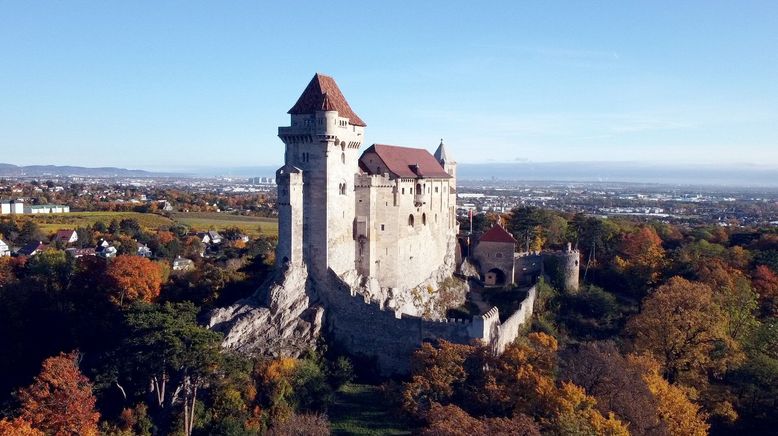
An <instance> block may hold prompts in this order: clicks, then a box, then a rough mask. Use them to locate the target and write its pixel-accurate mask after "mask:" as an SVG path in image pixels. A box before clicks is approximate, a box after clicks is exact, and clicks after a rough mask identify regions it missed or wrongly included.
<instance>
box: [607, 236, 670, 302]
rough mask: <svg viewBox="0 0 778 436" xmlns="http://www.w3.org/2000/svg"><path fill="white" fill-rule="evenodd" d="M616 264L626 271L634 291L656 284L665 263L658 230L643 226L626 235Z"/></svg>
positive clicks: (620, 245)
mask: <svg viewBox="0 0 778 436" xmlns="http://www.w3.org/2000/svg"><path fill="white" fill-rule="evenodd" d="M615 264H616V266H617V267H618V268H619V269H620V270H621V271H622V272H624V274H625V276H626V278H627V282H628V283H629V284H630V286H631V287H632V288H633V291H637V292H639V293H640V292H642V291H643V290H644V289H645V288H646V287H648V286H651V285H653V284H655V283H656V282H657V281H658V280H659V276H660V273H661V271H662V268H663V267H664V265H665V250H664V248H662V240H661V239H660V238H659V235H657V233H656V230H654V228H653V227H650V226H643V227H640V228H639V229H637V230H635V231H633V232H630V233H627V234H626V235H624V237H623V238H622V240H621V243H620V244H619V254H618V255H617V256H616V259H615Z"/></svg>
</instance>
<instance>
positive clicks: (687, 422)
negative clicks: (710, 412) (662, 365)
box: [631, 357, 710, 436]
mask: <svg viewBox="0 0 778 436" xmlns="http://www.w3.org/2000/svg"><path fill="white" fill-rule="evenodd" d="M631 361H632V362H634V363H635V364H636V365H639V366H642V367H643V368H644V369H645V373H644V374H643V381H645V383H646V386H647V387H648V390H649V391H651V394H653V395H654V398H656V401H657V403H658V405H657V412H658V415H659V418H660V419H661V421H662V423H663V424H664V425H665V427H666V428H667V432H668V433H669V434H671V435H679V436H705V435H707V434H708V429H709V428H710V425H709V424H708V422H707V415H706V414H705V413H704V412H703V411H702V410H700V407H699V406H698V405H696V404H694V403H692V402H691V401H690V400H689V397H688V396H687V395H686V392H684V390H683V389H681V388H680V387H678V386H674V385H672V384H670V383H668V382H667V380H665V379H664V378H663V377H662V376H661V375H660V374H659V365H658V364H657V363H656V362H655V361H653V359H646V358H639V357H633V358H631Z"/></svg>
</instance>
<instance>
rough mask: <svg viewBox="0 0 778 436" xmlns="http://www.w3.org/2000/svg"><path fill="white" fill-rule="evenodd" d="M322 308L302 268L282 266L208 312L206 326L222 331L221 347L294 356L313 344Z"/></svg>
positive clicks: (261, 353)
mask: <svg viewBox="0 0 778 436" xmlns="http://www.w3.org/2000/svg"><path fill="white" fill-rule="evenodd" d="M323 316H324V308H323V307H322V306H321V305H319V304H317V299H316V298H315V294H314V293H313V292H312V290H311V289H310V285H309V280H308V272H307V270H306V268H305V267H304V266H303V267H294V268H289V267H287V268H285V269H284V270H283V271H280V272H279V273H277V274H276V275H274V276H272V277H270V278H269V279H268V280H267V281H266V282H265V283H263V284H262V286H260V288H259V289H258V290H257V292H256V293H255V294H254V295H252V296H251V297H249V298H246V299H243V300H240V301H238V302H236V303H235V304H233V305H231V306H229V307H226V308H221V309H216V310H214V311H213V312H212V313H211V316H210V320H209V322H208V327H209V328H211V329H213V330H215V331H219V332H222V333H224V335H225V336H224V341H223V342H222V345H223V346H224V347H225V348H228V349H231V350H235V351H238V352H241V353H245V354H252V355H267V356H291V357H297V356H299V355H300V354H301V353H302V352H303V351H305V350H306V349H308V348H311V347H313V346H314V345H315V343H316V339H317V338H318V335H319V332H320V331H321V327H322V319H323Z"/></svg>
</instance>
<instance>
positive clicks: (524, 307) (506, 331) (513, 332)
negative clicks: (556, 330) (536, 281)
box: [494, 286, 538, 353]
mask: <svg viewBox="0 0 778 436" xmlns="http://www.w3.org/2000/svg"><path fill="white" fill-rule="evenodd" d="M537 292H538V291H537V287H536V286H533V287H532V288H530V290H529V292H528V293H527V298H525V299H524V301H522V302H521V306H520V307H519V309H518V310H517V311H516V312H513V315H511V316H510V317H508V319H506V320H505V322H503V323H502V324H500V325H499V327H498V333H497V340H496V341H495V342H494V347H495V351H496V352H497V353H502V352H503V351H504V350H505V347H506V346H508V344H510V343H511V342H513V341H515V340H516V338H517V337H518V336H519V332H520V331H521V329H522V327H523V326H524V325H526V324H527V323H528V322H529V321H530V320H531V319H532V313H533V311H534V309H535V299H536V298H537Z"/></svg>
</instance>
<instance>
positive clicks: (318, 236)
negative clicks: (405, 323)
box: [276, 74, 458, 313]
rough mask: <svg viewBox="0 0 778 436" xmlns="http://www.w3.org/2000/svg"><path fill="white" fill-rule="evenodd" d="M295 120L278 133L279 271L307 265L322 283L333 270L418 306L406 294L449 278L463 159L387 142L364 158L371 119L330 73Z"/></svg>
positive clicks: (309, 91) (295, 111)
mask: <svg viewBox="0 0 778 436" xmlns="http://www.w3.org/2000/svg"><path fill="white" fill-rule="evenodd" d="M289 114H290V115H291V120H290V125H289V126H285V127H279V128H278V136H279V137H280V138H281V140H282V141H283V142H284V145H285V147H286V153H285V157H284V166H282V167H281V168H279V169H278V171H277V172H276V180H277V183H278V209H279V235H278V236H279V237H278V240H279V241H278V249H277V253H276V259H277V262H278V265H279V266H282V265H285V264H289V265H291V266H293V267H296V266H305V267H306V268H307V269H308V273H309V274H310V275H311V277H312V278H313V279H314V280H318V281H321V280H323V279H324V278H325V276H326V275H327V274H328V272H329V271H330V270H332V272H334V273H335V274H336V275H337V276H343V275H344V274H352V275H353V274H356V275H358V276H360V277H362V278H365V279H368V278H369V279H373V280H375V281H377V283H378V284H377V285H376V286H374V287H373V288H374V289H377V287H380V288H381V289H383V291H380V292H378V291H376V293H374V294H375V295H373V296H374V297H375V298H376V299H378V300H381V301H389V300H390V299H392V298H394V297H397V298H394V299H395V300H397V301H399V300H402V299H403V297H404V296H407V297H408V298H407V299H408V300H410V299H411V297H410V294H408V295H404V294H405V290H408V291H410V290H411V289H412V288H414V287H418V286H420V285H421V284H422V283H425V282H427V281H431V282H434V283H437V282H439V281H440V280H442V279H443V278H445V277H446V276H450V274H451V272H453V269H454V268H455V265H454V264H455V249H456V234H457V231H458V224H457V221H456V162H454V160H453V159H452V158H451V156H450V155H449V154H448V152H447V150H446V147H445V145H444V144H443V141H442V140H441V142H440V145H439V146H438V148H437V151H435V154H434V156H433V155H432V154H430V152H428V151H427V150H425V149H421V148H412V147H401V146H395V145H385V144H373V145H371V146H370V147H368V148H367V149H366V150H365V151H364V152H363V153H362V154H361V155H360V146H361V145H362V143H363V142H364V135H365V122H364V121H362V119H361V118H359V116H358V115H357V114H356V113H354V111H353V110H352V109H351V107H350V106H349V104H348V102H347V101H346V99H345V97H344V96H343V94H342V93H341V92H340V89H338V86H337V84H336V83H335V81H334V80H333V79H332V78H331V77H328V76H324V75H322V74H316V75H315V76H314V77H313V79H312V80H311V82H310V83H309V84H308V86H307V87H306V88H305V90H304V91H303V93H302V95H301V96H300V98H299V99H298V100H297V102H296V103H295V104H294V106H293V107H292V109H290V110H289ZM425 287H426V285H425ZM390 290H391V291H390ZM377 294H380V295H378V296H376V295H377ZM390 294H391V296H390ZM397 304H401V303H397ZM408 310H410V311H411V312H419V313H420V312H422V309H418V308H417V309H408Z"/></svg>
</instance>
